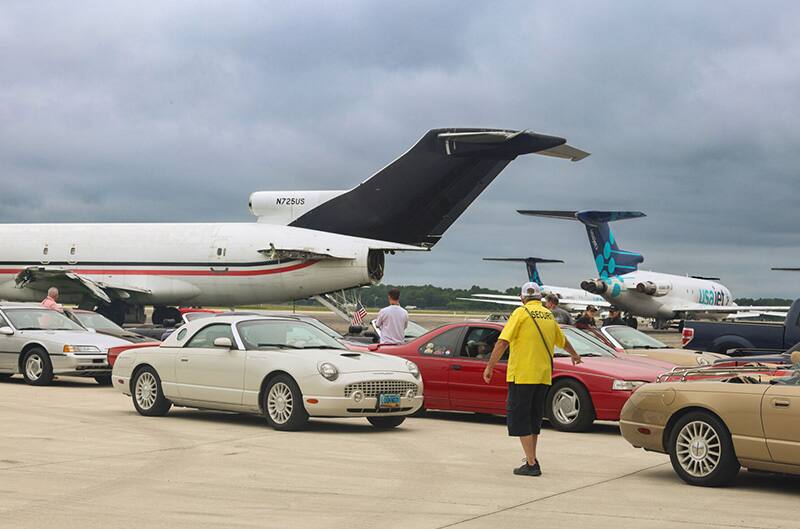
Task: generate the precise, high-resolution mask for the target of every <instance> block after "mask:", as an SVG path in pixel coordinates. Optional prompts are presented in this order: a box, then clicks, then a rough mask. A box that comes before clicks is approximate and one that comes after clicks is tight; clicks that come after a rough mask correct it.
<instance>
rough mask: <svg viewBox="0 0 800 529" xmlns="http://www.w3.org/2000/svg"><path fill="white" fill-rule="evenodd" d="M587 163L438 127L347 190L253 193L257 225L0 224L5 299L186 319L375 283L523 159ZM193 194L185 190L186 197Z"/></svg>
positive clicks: (498, 136) (559, 144) (134, 318)
mask: <svg viewBox="0 0 800 529" xmlns="http://www.w3.org/2000/svg"><path fill="white" fill-rule="evenodd" d="M528 153H537V154H543V155H548V156H554V157H558V158H564V159H569V160H572V161H578V160H581V159H583V158H585V157H586V156H588V155H589V154H588V153H586V152H583V151H581V150H578V149H575V148H574V147H571V146H569V145H567V144H566V140H565V139H563V138H559V137H555V136H546V135H543V134H536V133H533V132H528V131H510V130H501V129H464V128H461V129H436V130H431V131H429V132H428V133H426V134H425V135H424V136H423V137H422V139H420V140H419V141H418V142H417V143H416V144H415V145H414V146H413V147H412V148H411V149H409V150H408V151H407V152H406V153H405V154H403V155H402V156H400V157H399V158H397V159H396V160H395V161H393V162H392V163H390V164H389V165H388V166H386V167H385V168H383V169H381V170H380V171H378V172H377V173H375V174H374V175H373V176H372V177H371V178H369V179H367V180H366V181H364V182H362V183H361V184H360V185H359V186H357V187H355V188H353V189H350V190H346V191H287V192H283V191H266V192H258V193H253V194H252V195H251V196H250V210H251V211H252V213H253V214H254V215H255V216H256V217H258V222H253V223H214V224H211V223H203V224H190V223H183V224H5V225H0V241H2V246H1V247H0V299H6V300H10V301H38V300H41V299H42V298H43V297H44V295H45V293H46V291H47V289H48V288H49V287H51V286H56V287H58V289H59V291H60V293H61V298H60V301H63V302H64V303H76V304H79V305H81V306H89V307H93V306H97V307H98V310H100V311H101V312H102V313H104V314H106V315H107V316H109V317H111V318H112V319H114V320H115V321H117V322H122V321H131V322H139V323H141V322H144V306H145V305H153V306H154V307H155V310H154V313H153V322H154V323H160V322H161V321H163V320H164V319H166V318H171V319H172V318H174V319H176V320H178V319H180V318H179V317H178V313H177V309H176V308H175V306H178V305H211V306H234V305H247V304H256V303H269V302H280V301H288V300H293V299H305V298H308V297H311V296H314V295H318V294H323V293H328V292H334V291H339V290H342V289H348V288H354V287H358V286H362V285H366V284H371V283H374V282H377V281H379V280H380V279H381V277H382V276H383V270H384V256H385V254H386V253H394V252H395V251H420V250H427V249H429V248H430V247H432V246H433V245H434V244H436V242H437V241H438V240H439V238H441V237H442V235H443V234H444V232H445V230H447V228H449V227H450V225H451V224H452V223H453V222H455V220H456V219H457V218H458V217H459V215H461V213H463V212H464V210H465V209H466V208H467V207H468V206H469V205H470V204H471V203H472V201H473V200H475V198H476V197H477V196H478V195H479V194H480V193H481V192H482V191H483V190H484V189H485V188H486V186H488V185H489V184H490V183H491V182H492V180H493V179H494V178H495V177H496V176H497V175H498V174H499V173H500V172H501V171H502V170H503V169H504V168H505V167H506V165H508V164H509V163H510V162H511V161H512V160H514V159H515V158H516V157H517V156H520V155H523V154H528ZM184 199H185V197H181V200H184Z"/></svg>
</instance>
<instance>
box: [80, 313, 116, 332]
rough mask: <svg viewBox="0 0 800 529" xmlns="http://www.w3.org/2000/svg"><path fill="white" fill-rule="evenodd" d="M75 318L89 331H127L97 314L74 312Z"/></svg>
mask: <svg viewBox="0 0 800 529" xmlns="http://www.w3.org/2000/svg"><path fill="white" fill-rule="evenodd" d="M72 314H73V315H74V316H75V318H77V320H78V321H79V322H80V323H81V325H83V326H84V327H86V328H87V329H95V330H97V331H108V332H119V333H124V332H125V329H123V328H122V327H120V326H119V325H117V324H116V323H114V322H113V321H111V320H109V319H108V318H106V317H105V316H103V315H102V314H98V313H96V312H73V313H72Z"/></svg>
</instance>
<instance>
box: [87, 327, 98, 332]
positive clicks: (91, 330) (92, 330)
mask: <svg viewBox="0 0 800 529" xmlns="http://www.w3.org/2000/svg"><path fill="white" fill-rule="evenodd" d="M86 330H87V331H89V332H97V329H93V328H91V327H88V328H87V329H86Z"/></svg>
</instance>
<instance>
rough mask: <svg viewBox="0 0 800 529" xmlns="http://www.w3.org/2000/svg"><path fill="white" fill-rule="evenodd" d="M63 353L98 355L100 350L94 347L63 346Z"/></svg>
mask: <svg viewBox="0 0 800 529" xmlns="http://www.w3.org/2000/svg"><path fill="white" fill-rule="evenodd" d="M64 352H65V353H99V352H100V349H99V348H98V347H97V346H94V345H65V346H64Z"/></svg>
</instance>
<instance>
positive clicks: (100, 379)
mask: <svg viewBox="0 0 800 529" xmlns="http://www.w3.org/2000/svg"><path fill="white" fill-rule="evenodd" d="M94 380H95V382H97V383H98V384H100V385H101V386H110V385H111V375H98V376H96V377H94Z"/></svg>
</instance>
